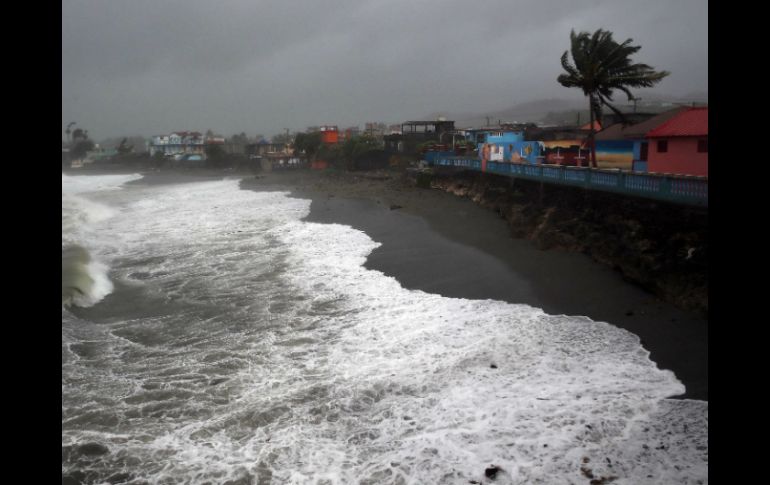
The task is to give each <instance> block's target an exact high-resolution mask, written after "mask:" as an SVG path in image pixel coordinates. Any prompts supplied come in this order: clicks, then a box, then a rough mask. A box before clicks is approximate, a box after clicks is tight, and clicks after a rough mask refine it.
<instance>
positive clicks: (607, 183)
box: [431, 157, 709, 207]
mask: <svg viewBox="0 0 770 485" xmlns="http://www.w3.org/2000/svg"><path fill="white" fill-rule="evenodd" d="M431 165H434V166H438V167H455V168H462V169H466V170H477V171H481V170H482V164H481V160H479V159H477V158H467V157H440V158H438V159H437V160H435V161H434V162H433V163H431ZM484 172H486V173H494V174H498V175H504V176H508V177H518V178H523V179H527V180H535V181H539V182H546V183H553V184H560V185H570V186H574V187H583V188H586V189H592V190H603V191H607V192H615V193H619V194H625V195H632V196H637V197H646V198H650V199H657V200H664V201H667V202H675V203H679V204H687V205H695V206H701V207H708V188H709V186H708V177H696V176H689V175H674V174H668V173H641V172H625V171H620V170H608V169H594V168H586V167H563V166H558V165H533V164H531V163H510V162H487V164H486V170H484Z"/></svg>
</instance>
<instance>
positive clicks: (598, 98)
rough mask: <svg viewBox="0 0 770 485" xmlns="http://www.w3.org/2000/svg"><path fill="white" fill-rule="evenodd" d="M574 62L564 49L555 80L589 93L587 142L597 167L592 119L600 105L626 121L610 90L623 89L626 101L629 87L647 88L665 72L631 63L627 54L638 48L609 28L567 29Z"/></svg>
mask: <svg viewBox="0 0 770 485" xmlns="http://www.w3.org/2000/svg"><path fill="white" fill-rule="evenodd" d="M570 41H571V47H570V51H571V52H572V60H573V62H574V63H575V65H574V66H573V65H572V64H570V63H569V60H568V59H567V55H568V54H569V52H570V51H564V54H563V55H562V56H561V65H562V67H564V70H565V71H567V74H561V75H560V76H559V77H558V78H557V80H558V81H559V83H560V84H561V85H562V86H566V87H568V88H581V89H582V90H583V94H585V95H586V96H588V107H589V113H590V117H591V125H590V127H591V131H590V135H589V142H590V146H591V165H592V166H593V167H596V149H595V143H594V135H595V130H594V120H596V121H598V122H599V123H601V116H602V106H607V107H608V108H610V109H611V110H612V111H613V112H614V113H616V114H617V115H618V116H619V117H620V119H621V120H622V121H623V122H625V117H624V116H623V114H622V113H621V112H620V111H619V110H618V109H617V108H615V107H614V106H612V105H611V104H610V101H612V93H613V90H615V89H619V90H621V91H623V92H624V93H626V95H627V96H628V99H629V101H630V100H632V99H634V96H633V95H632V94H631V91H629V89H628V88H649V87H652V86H653V85H655V84H656V83H658V82H659V81H660V80H661V79H663V78H664V77H666V76H668V75H669V74H670V73H669V72H667V71H660V72H656V71H654V70H653V68H652V67H650V66H648V65H647V64H632V63H631V59H630V58H629V56H630V55H631V54H634V53H636V52H637V51H639V49H641V47H640V46H632V45H631V42H632V40H631V39H628V40H626V41H625V42H623V43H622V44H618V43H617V42H615V41H614V40H613V39H612V32H609V31H606V30H602V29H599V30H597V31H596V32H594V33H593V34H590V33H589V32H581V33H579V34H577V35H576V34H575V31H574V30H573V31H572V32H571V33H570Z"/></svg>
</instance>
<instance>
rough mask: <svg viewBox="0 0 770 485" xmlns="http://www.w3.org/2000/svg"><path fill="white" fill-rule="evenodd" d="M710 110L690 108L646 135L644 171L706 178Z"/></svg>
mask: <svg viewBox="0 0 770 485" xmlns="http://www.w3.org/2000/svg"><path fill="white" fill-rule="evenodd" d="M708 136H709V109H708V107H705V108H689V109H686V110H684V111H682V112H680V113H679V114H677V115H676V116H674V117H673V118H671V119H670V120H668V121H666V122H665V123H663V124H662V125H660V126H658V127H657V128H655V129H653V130H651V131H649V132H648V133H647V138H648V139H649V141H650V144H649V153H648V159H647V160H648V165H647V171H649V172H658V173H676V174H682V175H700V176H704V177H708V174H709V151H708Z"/></svg>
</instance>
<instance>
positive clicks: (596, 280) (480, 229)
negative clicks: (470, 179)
mask: <svg viewBox="0 0 770 485" xmlns="http://www.w3.org/2000/svg"><path fill="white" fill-rule="evenodd" d="M385 177H390V179H389V180H388V179H385ZM242 186H243V187H244V188H251V189H255V190H289V191H291V192H292V194H293V195H294V196H297V197H302V198H308V199H311V200H312V201H313V202H312V204H311V211H310V215H309V216H308V217H307V218H306V220H308V221H311V222H321V223H338V224H345V225H350V226H352V227H354V228H356V229H360V230H362V231H364V232H366V233H367V235H369V237H371V238H372V239H373V240H375V241H377V242H380V243H382V245H381V246H380V247H379V248H377V249H375V250H374V251H373V252H372V254H371V255H370V256H369V258H368V260H367V262H366V267H367V268H369V269H372V270H377V271H381V272H382V273H384V274H386V275H388V276H392V277H395V278H396V279H397V280H398V281H399V282H400V283H401V284H402V286H404V287H405V288H409V289H419V290H423V291H426V292H431V293H437V294H440V295H443V296H449V297H458V298H470V299H487V298H489V299H495V300H502V301H506V302H510V303H525V304H528V305H531V306H534V307H538V308H542V309H543V310H544V311H545V312H547V313H549V314H557V315H561V314H564V315H584V316H588V317H590V318H591V319H593V320H597V321H605V322H609V323H611V324H613V325H616V326H618V327H621V328H624V329H626V330H628V331H630V332H632V333H634V334H635V335H637V336H639V338H640V339H641V341H642V344H643V346H644V347H645V348H646V349H647V350H648V351H650V358H651V359H652V360H653V361H654V362H655V363H656V364H657V365H658V367H660V368H662V369H669V370H672V371H673V372H674V373H675V374H676V376H677V378H679V379H680V380H681V381H682V382H683V383H684V384H685V387H686V393H685V394H684V395H683V396H680V397H682V398H688V399H702V400H708V322H707V321H706V320H705V319H703V318H702V317H700V316H698V315H694V314H691V313H688V312H685V311H683V310H680V309H678V308H676V307H674V306H672V305H670V304H667V303H665V302H662V301H660V300H658V299H657V298H656V297H655V296H653V295H651V294H650V293H648V292H646V291H644V290H642V289H641V288H639V287H637V286H635V285H633V284H631V283H629V282H626V281H624V280H623V278H622V277H621V275H620V274H619V273H618V272H616V271H613V270H612V269H611V268H608V267H606V266H603V265H601V264H598V263H596V262H594V261H592V260H591V259H590V258H588V257H587V256H585V255H583V254H575V253H567V252H562V251H543V250H540V249H537V248H536V247H535V246H534V245H533V244H531V243H530V242H528V241H525V240H521V239H514V238H513V237H511V235H510V231H509V228H508V226H507V225H506V223H505V221H504V220H503V219H501V218H500V217H499V216H498V215H497V214H495V213H494V212H492V211H490V210H488V209H485V208H482V207H479V206H477V205H475V204H474V203H473V202H472V201H470V200H467V199H461V198H459V197H456V196H454V195H451V194H447V193H445V192H441V191H438V190H431V189H418V188H414V187H408V186H406V185H404V184H401V183H399V182H398V181H397V176H395V175H392V174H387V173H384V172H383V173H374V174H371V173H369V174H363V173H362V174H359V175H350V174H340V175H339V176H336V175H334V174H324V175H321V174H318V173H312V172H296V173H292V172H281V173H271V174H266V175H260V176H259V178H255V177H254V176H251V177H248V178H245V179H244V181H243V182H242Z"/></svg>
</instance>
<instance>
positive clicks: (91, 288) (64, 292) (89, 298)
mask: <svg viewBox="0 0 770 485" xmlns="http://www.w3.org/2000/svg"><path fill="white" fill-rule="evenodd" d="M108 271H109V267H108V266H107V265H105V264H103V263H101V262H99V261H96V260H94V259H93V258H92V257H91V255H90V254H89V252H88V250H87V249H86V248H84V247H82V246H78V245H71V246H66V247H63V248H62V264H61V273H62V280H61V299H62V305H63V306H79V307H89V306H93V305H95V304H96V303H98V302H99V301H101V300H102V299H103V298H104V297H105V296H107V295H108V294H110V293H111V292H112V290H113V284H112V282H111V281H110V278H109V276H108Z"/></svg>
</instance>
